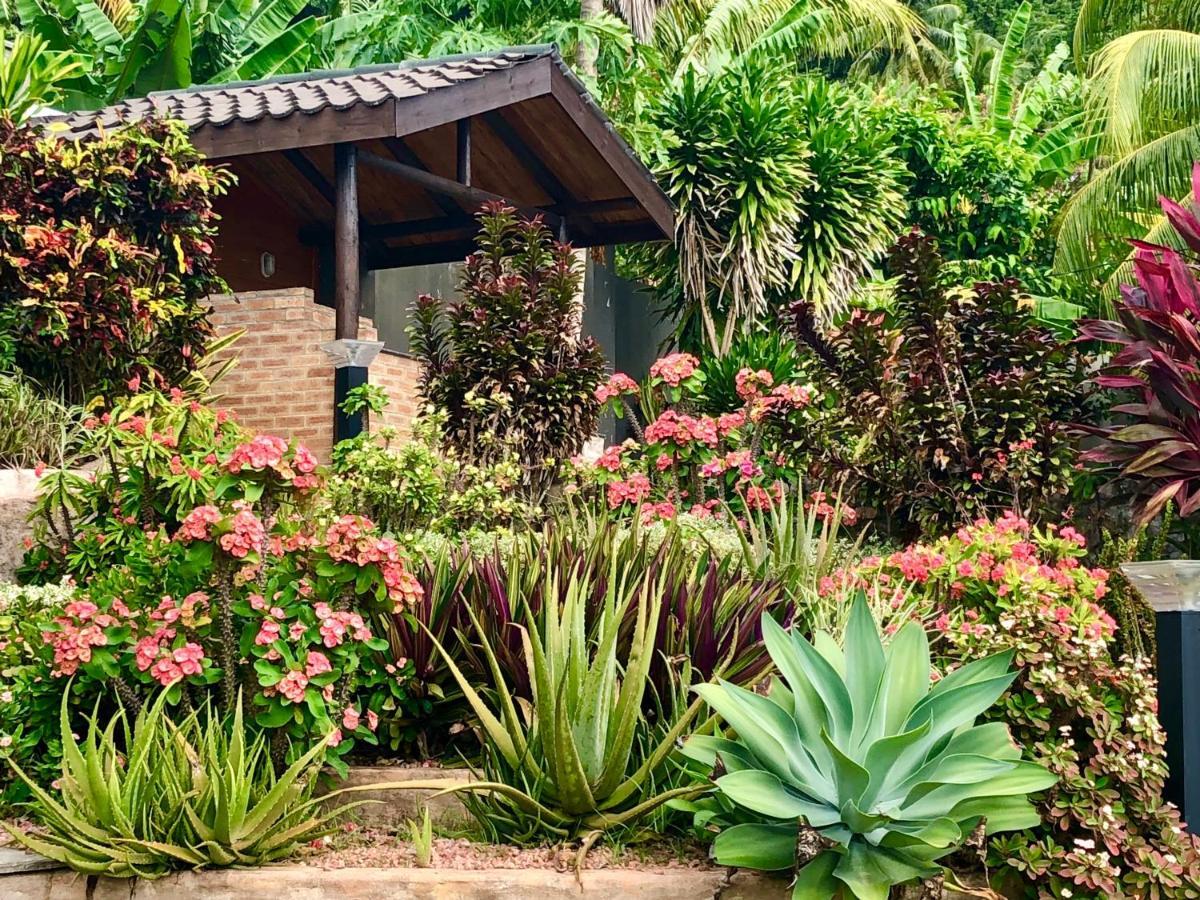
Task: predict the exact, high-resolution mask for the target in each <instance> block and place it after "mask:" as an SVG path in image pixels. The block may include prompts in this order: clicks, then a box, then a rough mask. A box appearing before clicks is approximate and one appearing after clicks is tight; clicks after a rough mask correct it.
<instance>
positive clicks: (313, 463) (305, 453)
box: [292, 444, 317, 475]
mask: <svg viewBox="0 0 1200 900" xmlns="http://www.w3.org/2000/svg"><path fill="white" fill-rule="evenodd" d="M292 465H294V466H295V467H296V471H297V472H300V473H301V474H304V475H308V474H309V473H311V472H314V471H316V468H317V458H316V457H315V456H313V454H312V451H311V450H309V449H308V448H307V447H305V446H304V445H303V444H297V445H296V451H295V453H294V454H293V455H292Z"/></svg>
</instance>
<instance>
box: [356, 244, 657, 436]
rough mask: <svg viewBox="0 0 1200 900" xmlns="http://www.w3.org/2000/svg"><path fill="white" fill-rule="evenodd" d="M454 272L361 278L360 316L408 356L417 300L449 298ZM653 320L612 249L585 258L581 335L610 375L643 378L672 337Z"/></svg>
mask: <svg viewBox="0 0 1200 900" xmlns="http://www.w3.org/2000/svg"><path fill="white" fill-rule="evenodd" d="M458 268H459V267H458V265H457V264H456V265H436V266H412V267H410V268H407V269H385V270H381V271H378V272H372V273H370V274H369V275H368V276H367V277H366V278H365V279H364V284H363V313H364V314H365V315H367V316H370V317H371V318H372V319H373V320H374V322H375V327H376V328H377V329H378V330H379V338H380V340H382V341H384V342H385V343H386V344H387V346H388V348H389V349H391V350H396V351H398V352H401V353H407V352H408V335H407V334H405V328H406V327H407V326H408V323H409V317H410V311H411V309H412V305H413V302H414V301H415V300H416V298H417V295H418V294H433V295H434V296H439V297H443V298H446V299H449V298H452V297H453V296H454V288H455V284H456V282H457V280H458ZM657 319H658V316H657V314H656V313H655V312H654V310H653V309H652V307H651V305H650V299H649V297H648V296H647V295H646V294H645V293H643V292H642V291H641V290H639V289H638V285H637V284H635V283H634V282H632V281H628V280H626V279H624V278H621V277H620V276H619V275H617V274H616V272H615V271H614V270H613V267H612V251H611V249H609V250H608V251H607V252H606V253H605V254H604V257H603V260H602V261H599V262H597V260H596V258H595V256H594V255H593V254H590V253H589V255H588V265H587V274H586V276H585V279H584V313H583V330H584V333H586V334H590V335H591V336H592V337H594V338H595V339H596V341H597V342H598V343H599V344H600V347H601V349H603V350H604V355H605V357H606V358H607V359H608V365H609V369H610V370H613V371H618V372H624V373H626V374H627V375H629V376H631V377H633V378H636V379H639V380H640V379H641V378H643V377H645V375H646V374H647V372H649V370H650V364H651V363H653V362H654V360H655V359H656V358H657V357H658V355H659V347H660V346H661V345H662V344H663V342H664V341H665V340H666V339H667V338H668V337H669V336H670V333H671V327H670V325H669V323H666V324H664V323H660V322H658V321H657ZM600 432H601V434H602V435H604V437H605V438H607V439H608V440H613V439H616V438H621V439H623V438H624V437H626V434H625V433H624V428H623V427H622V428H618V427H617V425H616V423H614V422H613V421H612V420H611V417H606V418H605V420H604V421H602V422H601V423H600Z"/></svg>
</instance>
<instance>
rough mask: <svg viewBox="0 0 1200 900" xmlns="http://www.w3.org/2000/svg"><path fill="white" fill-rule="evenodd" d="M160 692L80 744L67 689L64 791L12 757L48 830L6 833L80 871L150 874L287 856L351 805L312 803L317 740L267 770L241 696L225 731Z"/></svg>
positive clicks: (91, 730) (206, 714) (93, 725)
mask: <svg viewBox="0 0 1200 900" xmlns="http://www.w3.org/2000/svg"><path fill="white" fill-rule="evenodd" d="M167 695H168V692H167V691H164V692H163V693H162V694H161V695H159V697H158V698H157V700H155V702H154V703H153V704H151V705H149V706H148V707H144V708H143V709H142V711H141V712H139V713H138V715H137V717H136V718H135V719H134V721H133V724H132V728H130V726H129V722H128V719H127V718H126V714H125V712H124V711H123V710H121V711H118V713H117V715H116V716H114V717H112V718H111V719H110V720H109V723H108V725H107V726H106V727H103V728H102V727H101V725H100V723H99V716H98V715H94V716H93V717H92V719H91V722H90V723H89V726H88V732H87V738H86V740H85V741H84V743H83V745H82V746H80V744H79V743H78V742H77V741H76V739H75V737H74V736H73V735H72V733H71V725H70V722H69V720H68V715H67V701H66V696H65V695H64V697H63V706H62V720H61V721H62V746H63V763H62V776H61V778H60V779H59V782H60V784H61V791H62V794H61V797H55V796H54V795H53V794H51V793H50V792H48V791H46V790H45V789H44V788H42V787H41V786H40V785H38V784H37V783H36V782H34V781H33V780H32V779H31V778H29V777H28V776H27V775H26V774H25V773H24V772H23V771H21V769H20V768H19V767H17V766H16V765H15V764H14V765H13V769H14V770H15V771H16V773H17V776H18V777H20V778H21V779H22V780H23V781H24V782H25V783H26V784H27V785H28V786H29V789H30V791H32V792H33V797H34V802H33V809H34V811H35V815H36V816H37V818H38V820H39V821H40V822H41V823H42V824H43V825H44V826H45V828H46V831H45V833H41V832H39V833H37V834H27V833H25V832H23V831H20V830H18V829H16V828H14V827H12V826H10V825H8V824H7V823H3V824H4V828H5V829H6V830H7V831H8V833H9V834H11V835H12V836H13V838H15V839H16V840H17V841H18V842H20V843H21V844H22V845H24V846H25V847H27V848H29V849H30V850H32V851H34V852H35V853H40V854H41V855H42V856H45V857H48V858H49V859H53V860H57V861H58V862H61V863H63V864H64V865H66V866H69V867H70V868H72V869H74V870H75V871H77V872H82V873H85V874H87V875H108V876H112V877H116V878H125V877H133V876H138V877H142V878H157V877H159V876H162V875H165V874H166V873H167V872H169V871H170V870H172V869H180V868H203V867H208V866H256V865H262V864H264V863H268V862H273V861H275V860H279V859H284V858H285V857H287V856H290V855H291V854H292V853H293V852H294V851H295V849H296V847H297V846H298V845H300V844H301V843H303V842H306V841H310V840H313V839H314V838H317V837H320V836H322V835H324V834H327V833H328V832H330V831H332V830H333V823H334V822H335V820H336V819H338V818H339V817H340V816H341V815H342V814H343V813H345V812H346V811H347V810H349V809H350V808H352V806H354V805H357V804H351V805H347V806H343V807H341V808H338V809H326V810H325V811H320V810H319V809H317V806H318V804H321V803H323V802H324V801H325V798H323V797H319V798H314V797H313V796H312V793H313V788H314V785H315V780H316V776H317V774H318V772H319V770H320V765H321V756H322V753H323V751H324V744H323V743H320V744H317V745H316V746H315V747H313V748H312V749H311V750H309V751H308V752H307V753H305V754H304V755H303V756H302V757H300V758H299V759H297V760H296V761H295V762H294V763H293V764H292V765H291V766H289V767H288V769H287V770H286V771H285V772H283V773H282V774H281V775H279V776H276V774H275V771H274V769H273V767H272V765H271V761H270V758H269V756H270V754H269V753H268V750H267V746H266V742H265V740H264V738H263V736H262V735H259V736H257V737H256V738H252V739H250V740H248V739H247V734H246V730H245V728H244V726H243V722H242V714H241V708H242V706H241V703H238V705H237V711H236V712H235V713H234V715H233V718H232V722H230V723H228V728H227V723H226V722H224V721H223V720H222V719H221V717H220V716H218V715H217V714H216V713H214V712H213V711H212V710H211V709H209V708H207V707H206V708H205V709H204V711H203V713H202V714H201V713H192V714H190V715H188V716H187V717H185V718H184V719H183V721H182V722H181V723H180V724H178V725H176V724H175V723H173V722H172V721H171V720H170V718H169V717H168V716H167V714H166V711H165V704H166V699H167Z"/></svg>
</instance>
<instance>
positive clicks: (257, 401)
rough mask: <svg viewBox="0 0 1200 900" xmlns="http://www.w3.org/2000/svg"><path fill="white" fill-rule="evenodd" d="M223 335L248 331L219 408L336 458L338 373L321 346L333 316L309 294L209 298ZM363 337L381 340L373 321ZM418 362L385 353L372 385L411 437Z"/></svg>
mask: <svg viewBox="0 0 1200 900" xmlns="http://www.w3.org/2000/svg"><path fill="white" fill-rule="evenodd" d="M210 300H211V302H212V304H213V315H212V320H213V324H214V325H215V326H216V329H217V333H218V334H228V333H230V332H232V331H235V330H237V329H245V332H246V333H245V334H244V335H243V336H242V337H241V339H240V340H238V341H237V342H236V343H235V344H234V346H233V347H232V348H231V349H230V351H229V352H228V353H227V354H226V355H227V356H236V357H237V358H238V364H237V365H236V366H235V367H234V368H233V369H231V370H230V371H229V372H228V373H227V374H226V375H225V377H224V378H223V379H222V380H221V381H220V382H219V383H218V384H217V386H216V393H217V394H218V395H219V396H220V398H221V399H220V400H219V405H221V406H223V407H226V408H228V409H230V410H232V411H233V412H234V413H235V414H236V415H237V419H238V421H239V422H241V423H242V424H243V425H245V426H246V427H247V428H249V429H251V430H253V431H263V432H269V433H272V434H278V435H280V436H281V437H294V438H296V439H298V440H300V441H302V442H303V443H305V444H307V445H308V447H309V448H310V449H311V450H312V451H313V452H314V453H316V454H317V456H318V457H319V458H320V459H322V460H328V459H329V451H330V448H331V447H332V444H333V367H332V366H331V365H330V363H329V360H328V358H327V357H326V356H325V354H324V353H323V352H322V351H321V349H320V345H321V344H322V343H324V342H325V341H331V340H333V338H334V314H333V310H332V309H330V308H328V307H325V306H318V305H317V304H316V303H315V302H314V301H313V293H312V291H311V290H309V289H308V288H286V289H283V290H273V291H251V292H245V293H239V294H225V295H220V296H214V297H211V298H210ZM359 337H360V338H362V339H363V340H374V339H375V327H374V325H373V324H372V323H371V320H370V319H362V320H361V321H360V324H359ZM419 372H420V367H419V365H418V364H417V362H416V361H415V360H413V359H411V358H409V357H406V356H401V355H400V354H395V353H382V354H380V355H379V357H378V358H377V359H376V361H375V363H374V365H372V367H371V381H372V383H376V384H380V385H382V386H383V387H385V388H387V391H388V394H389V395H390V397H391V401H392V402H391V405H390V406H389V408H388V412H387V414H386V415H385V416H384V421H385V422H386V423H387V424H389V425H392V426H394V427H396V428H398V429H399V430H400V431H401V432H404V431H405V430H406V429H407V428H408V426H409V425H410V423H411V422H412V419H413V416H414V415H415V414H416V411H417V409H416V408H417V399H416V383H417V377H418V374H419Z"/></svg>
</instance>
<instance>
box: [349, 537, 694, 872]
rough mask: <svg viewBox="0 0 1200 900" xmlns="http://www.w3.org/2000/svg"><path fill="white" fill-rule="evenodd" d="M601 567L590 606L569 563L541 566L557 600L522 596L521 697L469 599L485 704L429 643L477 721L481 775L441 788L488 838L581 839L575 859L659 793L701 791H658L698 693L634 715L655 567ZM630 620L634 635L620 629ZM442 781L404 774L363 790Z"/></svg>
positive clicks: (645, 670)
mask: <svg viewBox="0 0 1200 900" xmlns="http://www.w3.org/2000/svg"><path fill="white" fill-rule="evenodd" d="M605 574H606V575H607V578H606V579H605V588H604V596H603V600H602V602H601V603H600V604H599V606H598V609H597V607H596V605H595V604H594V601H593V600H592V597H591V595H592V592H593V590H594V584H593V583H592V579H590V578H588V577H586V576H585V575H584V574H582V573H581V571H580V569H579V568H575V567H572V568H559V567H556V566H549V567H547V568H546V569H544V570H543V571H542V572H541V573H540V575H539V578H540V579H541V580H542V582H543V584H542V585H541V595H542V596H543V597H546V598H558V597H561V598H562V600H561V602H546V603H544V604H542V605H541V608H540V610H538V611H537V612H534V611H533V609H532V608H531V606H530V605H529V604H525V615H524V622H525V624H524V626H523V627H522V626H518V625H512V626H510V627H512V628H517V629H518V630H519V632H520V637H521V643H522V646H523V648H524V657H525V664H526V666H527V667H528V672H529V676H530V681H531V686H532V702H530V703H525V702H522V701H521V700H520V699H519V698H518V697H517V696H516V694H515V693H514V691H513V689H512V687H511V686H510V685H509V683H508V680H507V679H506V677H505V675H504V672H503V670H502V667H501V665H500V663H499V661H498V659H497V654H496V652H495V649H494V647H493V640H494V639H495V638H496V637H497V636H496V635H494V634H492V633H490V631H489V629H486V628H485V627H484V626H483V624H482V623H481V621H480V619H479V617H478V616H477V615H476V614H475V613H474V611H472V610H471V609H470V608H469V607H468V615H469V617H470V619H471V623H472V625H473V627H474V630H475V635H476V639H477V640H478V643H479V646H480V648H481V651H482V654H483V656H484V658H485V659H486V663H487V667H488V670H489V672H490V675H491V680H492V686H491V687H492V690H491V694H492V696H493V698H494V699H493V700H492V702H488V701H487V700H485V698H484V696H483V694H482V693H481V692H480V691H479V690H477V689H476V687H475V685H473V684H472V683H471V681H470V679H468V678H467V676H466V675H465V674H464V673H463V671H462V670H461V669H460V668H459V667H458V665H457V664H456V663H455V661H454V658H453V656H452V655H451V654H450V653H449V652H447V650H446V648H445V647H443V646H442V645H441V643H438V642H436V640H435V643H436V644H437V647H438V649H439V651H440V652H441V653H442V655H443V657H444V658H445V661H446V665H447V667H448V668H449V669H450V672H451V674H452V675H453V677H454V678H455V680H456V681H457V682H458V685H459V688H460V689H461V690H462V692H463V696H464V697H465V698H466V700H467V702H468V703H469V704H470V706H471V708H472V710H473V711H474V713H475V715H476V717H477V719H478V721H479V732H480V736H481V738H482V740H483V744H484V748H483V750H484V752H483V759H484V764H483V767H482V772H480V773H479V777H480V779H481V780H479V781H475V782H471V783H466V784H460V785H455V786H452V787H450V788H447V789H446V790H440V791H439V793H443V794H445V793H457V794H465V795H467V796H466V797H464V799H465V800H466V801H467V802H468V808H469V809H470V810H471V811H472V812H473V813H474V814H475V815H476V817H477V818H479V820H480V823H481V824H482V825H484V826H485V828H488V829H489V832H490V833H491V834H492V836H494V837H503V838H504V839H506V840H508V841H511V842H527V841H537V840H544V839H546V838H548V837H549V838H552V839H557V840H568V839H575V838H583V845H582V847H581V851H580V853H581V855H582V854H583V853H585V852H586V851H587V848H588V847H590V846H591V844H592V843H594V841H595V840H596V839H598V838H599V837H600V836H601V835H602V834H604V833H605V832H608V831H611V830H613V829H618V828H627V827H629V828H635V827H636V826H637V824H638V823H639V821H641V820H643V819H644V818H645V817H646V816H648V815H650V814H651V813H653V812H655V811H656V810H657V809H659V808H660V807H661V806H663V805H664V804H666V803H667V802H668V801H670V800H672V799H678V798H686V797H691V796H696V795H698V794H699V793H702V792H703V791H704V790H706V788H705V787H704V786H696V785H692V784H687V785H683V786H676V787H671V788H666V789H662V790H659V789H657V788H656V784H658V783H660V782H661V781H662V779H663V778H664V777H665V775H666V769H667V758H668V756H669V755H670V754H671V753H672V751H673V749H674V748H675V744H676V742H677V741H678V740H679V738H680V737H681V736H682V735H683V734H684V733H685V732H686V730H687V728H688V726H689V725H690V724H691V722H692V721H693V720H694V719H695V717H696V715H697V714H698V713H699V711H700V709H701V707H702V704H701V702H700V701H699V700H697V701H696V702H693V703H692V704H691V705H690V706H688V707H687V708H686V709H683V710H680V711H679V712H678V713H672V715H674V716H675V718H674V721H673V722H670V723H669V724H667V723H659V724H658V725H657V726H654V727H652V726H651V724H650V723H649V722H648V721H647V719H646V716H645V714H644V713H643V711H642V706H643V702H642V701H643V695H644V693H645V691H646V686H647V683H648V678H649V674H650V666H651V663H652V660H653V655H654V653H653V648H654V645H655V633H656V629H657V627H658V622H659V610H660V607H661V604H662V603H663V593H664V587H663V584H664V578H665V575H664V574H662V573H660V574H658V575H657V576H651V575H641V576H639V575H631V571H630V568H628V567H623V566H621V565H619V564H618V561H617V560H616V559H614V560H613V561H612V563H611V565H610V566H609V568H608V571H607V572H606V573H605ZM589 607H591V608H592V609H593V610H596V612H595V613H594V615H597V616H598V619H596V620H595V621H594V622H589V621H588V610H589ZM629 612H632V616H627V613H629ZM630 618H632V619H633V628H632V632H631V634H629V635H626V636H623V635H622V634H621V631H622V625H623V623H624V624H625V625H626V626H627V625H628V620H629V619H630ZM431 637H432V636H431ZM622 647H627V648H628V649H627V650H626V651H625V652H622V651H621V648H622ZM445 786H446V783H445V782H444V781H442V782H428V781H404V782H391V783H385V784H382V785H374V786H373V787H372V789H373V790H380V789H386V788H394V789H428V788H433V789H435V790H437V789H442V788H445Z"/></svg>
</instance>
